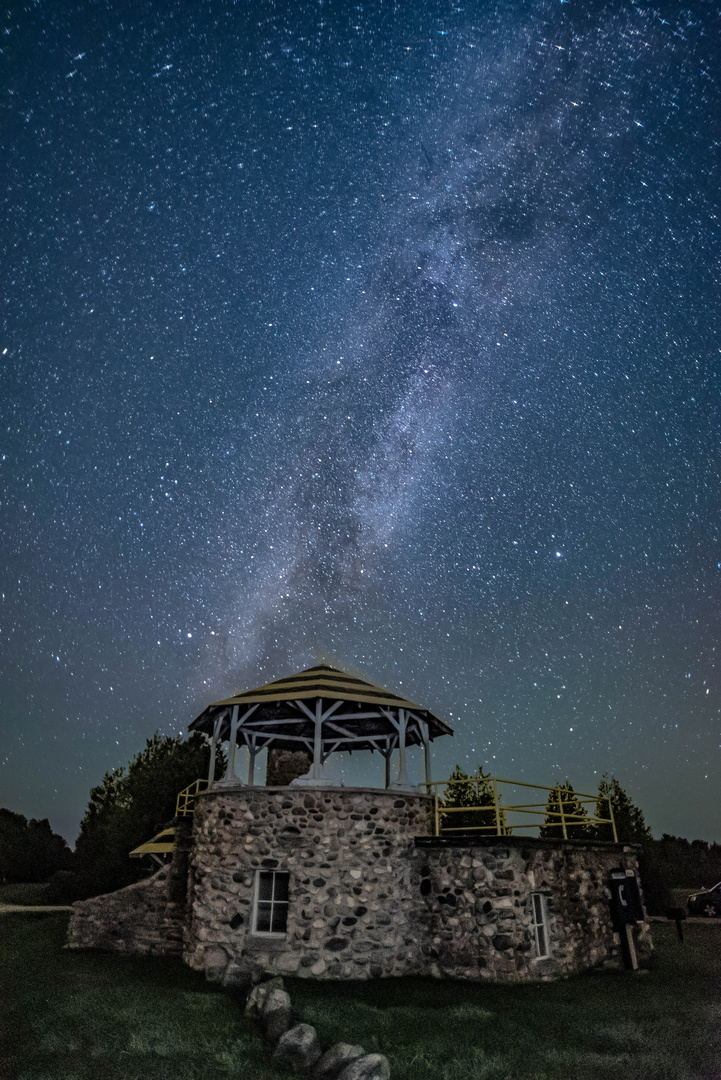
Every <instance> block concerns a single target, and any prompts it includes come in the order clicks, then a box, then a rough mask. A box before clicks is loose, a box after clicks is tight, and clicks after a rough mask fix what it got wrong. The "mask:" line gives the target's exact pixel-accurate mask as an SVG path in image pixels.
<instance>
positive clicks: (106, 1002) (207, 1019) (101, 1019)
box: [0, 912, 278, 1080]
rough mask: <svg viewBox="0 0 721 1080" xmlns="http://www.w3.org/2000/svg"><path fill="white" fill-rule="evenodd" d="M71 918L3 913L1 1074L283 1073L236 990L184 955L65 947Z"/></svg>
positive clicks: (180, 1077)
mask: <svg viewBox="0 0 721 1080" xmlns="http://www.w3.org/2000/svg"><path fill="white" fill-rule="evenodd" d="M67 921H68V916H67V914H65V913H57V914H56V913H45V912H27V913H25V912H22V913H11V914H5V915H2V916H0V1002H1V1003H2V1005H1V1006H0V1032H2V1038H0V1047H1V1049H0V1077H2V1078H3V1080H99V1078H102V1080H121V1078H122V1080H126V1078H127V1080H131V1078H132V1080H230V1078H231V1077H232V1078H233V1080H242V1078H248V1080H266V1078H268V1080H271V1078H272V1080H277V1077H278V1073H277V1071H276V1070H275V1069H273V1068H271V1067H270V1065H269V1062H268V1054H267V1052H266V1050H265V1048H264V1047H263V1045H262V1043H261V1041H260V1038H259V1036H258V1035H257V1033H256V1031H255V1029H254V1027H253V1026H252V1025H251V1024H249V1023H248V1021H246V1020H245V1019H244V1017H243V1002H242V1001H241V1000H240V999H239V998H237V997H234V996H233V995H231V994H228V993H226V992H224V991H222V990H220V989H218V988H216V987H213V986H211V985H209V984H208V983H206V982H205V979H204V978H203V977H202V976H201V975H199V974H198V973H197V972H193V971H190V970H189V969H188V968H186V967H184V966H183V964H182V963H181V962H180V960H176V959H166V958H158V957H152V958H148V959H144V958H141V957H129V956H121V955H119V954H114V953H99V952H79V951H76V950H67V949H66V950H63V948H62V946H63V944H64V943H65V930H66V927H67Z"/></svg>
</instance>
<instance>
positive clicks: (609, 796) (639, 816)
mask: <svg viewBox="0 0 721 1080" xmlns="http://www.w3.org/2000/svg"><path fill="white" fill-rule="evenodd" d="M609 802H610V803H611V808H612V810H613V820H614V821H615V823H616V834H617V836H618V839H619V842H620V843H623V844H645V843H646V842H647V841H648V840H650V839H651V830H650V829H649V828H648V826H647V825H646V822H645V821H644V818H643V812H642V811H641V810H639V808H638V807H637V806H636V805H635V804H634V803H633V802H632V801H631V799H630V798H629V796H628V795H627V794H626V792H625V791H624V789H623V788H622V787H621V785H620V784H619V782H618V780H617V779H616V777H615V776H612V777H611V779H610V780H609V778H608V773H604V774H603V776H602V777H601V782H600V783H599V785H598V798H597V800H596V817H600V818H607V817H608V816H609V813H608V804H609ZM594 831H595V838H596V839H597V840H613V829H612V828H611V826H610V825H596V826H595V830H594Z"/></svg>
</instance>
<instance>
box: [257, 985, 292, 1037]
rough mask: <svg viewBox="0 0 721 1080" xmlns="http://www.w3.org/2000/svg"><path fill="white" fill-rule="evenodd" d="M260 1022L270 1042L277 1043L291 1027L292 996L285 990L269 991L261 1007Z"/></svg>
mask: <svg viewBox="0 0 721 1080" xmlns="http://www.w3.org/2000/svg"><path fill="white" fill-rule="evenodd" d="M260 1022H261V1024H262V1026H263V1031H264V1032H265V1037H266V1039H267V1040H268V1042H271V1043H276V1042H278V1039H279V1038H280V1037H281V1035H283V1034H284V1033H285V1032H286V1031H287V1030H288V1028H289V1027H290V1026H291V1023H290V995H289V994H288V993H286V991H285V990H277V989H276V990H269V991H268V993H267V994H266V995H265V999H264V1001H263V1002H262V1004H261V1006H260Z"/></svg>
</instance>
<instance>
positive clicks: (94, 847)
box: [75, 732, 225, 896]
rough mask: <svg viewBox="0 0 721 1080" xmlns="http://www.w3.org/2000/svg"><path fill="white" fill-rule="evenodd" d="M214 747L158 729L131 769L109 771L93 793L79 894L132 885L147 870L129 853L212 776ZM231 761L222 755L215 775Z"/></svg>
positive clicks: (80, 842)
mask: <svg viewBox="0 0 721 1080" xmlns="http://www.w3.org/2000/svg"><path fill="white" fill-rule="evenodd" d="M209 760H210V747H209V743H208V740H207V739H206V737H205V736H204V735H202V734H200V732H194V733H193V735H191V737H190V738H189V739H183V737H182V736H180V735H179V736H177V737H176V738H173V737H171V736H168V735H160V734H159V733H158V732H156V733H155V735H154V736H153V737H152V739H148V740H147V742H146V744H145V749H144V750H141V752H140V753H139V754H136V756H135V757H134V758H133V759H132V761H131V762H130V764H129V765H128V766H127V769H126V768H124V767H123V768H120V769H116V770H115V771H113V772H108V773H106V774H105V776H104V777H103V782H102V784H99V785H98V786H97V787H94V788H93V789H92V790H91V792H90V802H89V803H88V808H87V810H86V811H85V816H84V817H83V820H82V821H81V823H80V834H79V836H78V839H77V843H76V848H75V854H76V865H77V874H78V881H77V885H78V892H79V893H80V894H81V895H84V896H95V895H97V894H98V893H103V892H110V891H112V890H114V889H119V888H121V887H122V886H123V885H128V884H129V883H130V882H131V881H133V880H135V879H136V878H137V877H138V874H139V873H140V872H142V867H139V866H134V865H132V864H131V862H130V860H129V858H128V854H129V852H130V851H132V849H133V848H134V847H137V846H138V844H141V843H142V842H143V841H144V840H148V839H150V837H151V836H153V835H154V833H156V832H158V831H159V829H161V828H162V827H163V826H164V825H166V824H167V823H168V822H169V821H170V820H171V819H172V818H173V817H174V816H175V804H176V799H177V796H178V792H179V791H182V790H183V788H186V787H188V785H189V784H192V783H193V781H194V780H197V779H198V778H199V777H203V776H207V775H208V766H209ZM224 767H225V762H224V759H223V755H222V753H218V755H217V756H216V764H215V776H216V779H217V778H218V777H219V776H221V775H222V773H223V770H224Z"/></svg>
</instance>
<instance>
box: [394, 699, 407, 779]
mask: <svg viewBox="0 0 721 1080" xmlns="http://www.w3.org/2000/svg"><path fill="white" fill-rule="evenodd" d="M407 726H408V717H407V715H406V710H405V709H399V710H398V776H397V778H396V779H395V780H394V781H393V784H392V787H397V788H407V787H408V769H407V767H406V727H407Z"/></svg>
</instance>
